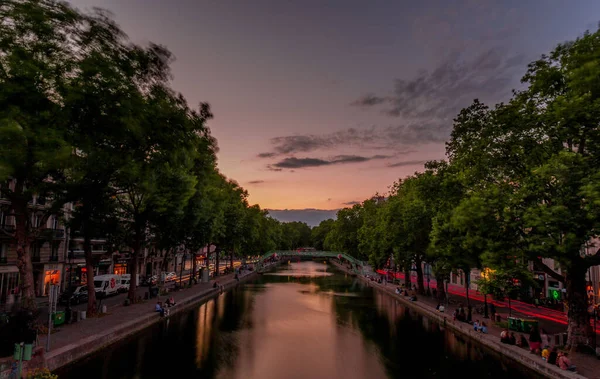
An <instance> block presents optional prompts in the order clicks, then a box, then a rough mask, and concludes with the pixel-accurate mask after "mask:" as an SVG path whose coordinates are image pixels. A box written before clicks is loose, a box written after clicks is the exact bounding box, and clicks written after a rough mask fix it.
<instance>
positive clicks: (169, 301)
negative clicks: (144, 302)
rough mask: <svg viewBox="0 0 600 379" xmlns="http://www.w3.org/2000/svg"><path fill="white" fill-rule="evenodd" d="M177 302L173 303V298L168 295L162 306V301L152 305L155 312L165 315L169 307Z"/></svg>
mask: <svg viewBox="0 0 600 379" xmlns="http://www.w3.org/2000/svg"><path fill="white" fill-rule="evenodd" d="M176 304H177V303H175V299H173V296H171V297H169V298H168V299H167V300H166V301H165V304H164V306H163V303H162V302H161V301H157V302H156V305H155V306H154V311H155V312H160V316H161V317H165V316H168V315H169V309H168V308H171V307H174V306H175V305H176Z"/></svg>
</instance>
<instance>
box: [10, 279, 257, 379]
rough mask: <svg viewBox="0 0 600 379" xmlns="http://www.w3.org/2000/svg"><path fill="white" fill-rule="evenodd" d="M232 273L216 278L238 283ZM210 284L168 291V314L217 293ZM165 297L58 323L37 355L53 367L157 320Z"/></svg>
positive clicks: (224, 282)
mask: <svg viewBox="0 0 600 379" xmlns="http://www.w3.org/2000/svg"><path fill="white" fill-rule="evenodd" d="M255 275H256V273H255V272H253V271H251V272H245V273H244V274H241V275H240V276H239V278H240V281H245V280H248V279H250V278H252V277H254V276H255ZM234 276H235V274H234V273H231V274H227V275H221V276H219V277H217V278H216V281H217V282H218V283H219V285H221V286H223V287H224V288H225V289H228V288H231V287H234V286H236V285H237V284H238V282H237V281H236V280H235V279H234ZM213 284H214V280H213V279H211V281H209V282H208V283H199V284H196V285H194V286H193V287H191V288H186V289H182V290H179V291H174V292H169V294H168V296H169V297H171V296H173V298H174V300H175V303H176V304H177V305H176V306H175V307H172V308H170V309H169V310H170V314H171V315H173V314H175V313H179V312H182V311H184V310H186V309H188V308H190V307H192V306H194V305H197V304H198V303H201V302H203V301H206V300H208V299H210V298H211V297H214V296H217V295H218V294H219V293H220V290H219V289H215V288H213ZM166 298H167V296H159V298H158V299H157V298H154V299H150V300H147V301H142V302H141V303H137V304H134V305H130V306H119V307H114V308H109V309H108V313H107V314H102V315H99V316H98V317H94V318H89V319H86V320H82V321H79V322H76V323H73V324H68V325H62V326H60V327H57V328H56V329H54V330H55V332H54V333H52V334H51V336H50V351H49V352H43V353H42V352H41V350H42V349H44V348H45V347H46V341H47V335H43V336H42V335H39V345H38V347H40V348H42V349H36V350H38V351H40V352H41V353H42V355H43V357H40V358H42V359H41V361H43V362H45V366H46V367H47V368H48V369H50V370H55V369H57V368H59V367H62V366H65V365H67V364H69V363H71V362H73V361H75V360H78V359H81V358H83V357H85V356H87V355H89V354H92V353H94V352H95V351H98V350H100V349H102V348H103V347H106V346H108V345H110V344H112V343H115V342H118V341H119V340H121V339H123V338H126V337H128V336H130V335H132V334H134V333H136V332H138V331H140V330H142V329H144V328H146V327H148V326H149V325H152V324H154V323H156V322H158V321H160V315H159V314H158V313H157V312H155V311H154V306H155V303H156V302H157V301H158V300H160V301H162V302H164V301H165V300H166ZM38 361H40V359H38ZM0 374H2V373H0ZM0 376H1V375H0Z"/></svg>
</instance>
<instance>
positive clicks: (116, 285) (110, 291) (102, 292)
mask: <svg viewBox="0 0 600 379" xmlns="http://www.w3.org/2000/svg"><path fill="white" fill-rule="evenodd" d="M120 288H121V278H120V276H119V275H98V276H96V277H95V278H94V289H95V290H96V295H98V296H100V297H103V296H109V295H114V294H117V293H118V292H119V290H120Z"/></svg>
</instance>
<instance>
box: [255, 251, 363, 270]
mask: <svg viewBox="0 0 600 379" xmlns="http://www.w3.org/2000/svg"><path fill="white" fill-rule="evenodd" d="M274 254H277V257H278V258H281V259H283V258H286V257H289V258H294V257H299V258H339V257H341V258H342V259H343V260H346V261H347V262H350V263H351V264H352V270H353V271H354V272H355V273H357V274H361V273H362V268H363V266H364V265H365V263H364V262H362V261H360V260H358V259H356V258H354V257H352V256H350V255H348V254H345V253H342V252H338V251H296V250H273V251H269V252H268V253H266V254H264V255H262V256H261V257H260V258H259V259H258V262H257V270H258V271H262V270H264V269H265V265H264V262H265V260H267V259H269V258H272V257H273V255H274Z"/></svg>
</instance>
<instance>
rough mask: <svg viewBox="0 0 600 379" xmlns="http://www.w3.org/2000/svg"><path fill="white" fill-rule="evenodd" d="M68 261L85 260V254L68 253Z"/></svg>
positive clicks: (80, 252)
mask: <svg viewBox="0 0 600 379" xmlns="http://www.w3.org/2000/svg"><path fill="white" fill-rule="evenodd" d="M68 258H69V259H71V260H72V259H85V253H84V252H83V251H82V250H75V251H70V252H69V255H68Z"/></svg>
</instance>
